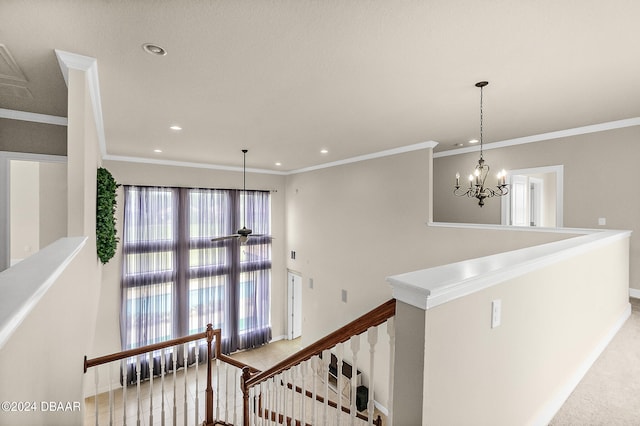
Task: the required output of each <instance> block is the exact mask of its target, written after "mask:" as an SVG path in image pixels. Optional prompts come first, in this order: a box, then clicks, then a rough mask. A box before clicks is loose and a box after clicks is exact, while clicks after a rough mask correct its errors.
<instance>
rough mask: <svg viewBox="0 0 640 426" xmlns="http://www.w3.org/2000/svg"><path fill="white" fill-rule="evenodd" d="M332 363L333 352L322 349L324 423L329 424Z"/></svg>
mask: <svg viewBox="0 0 640 426" xmlns="http://www.w3.org/2000/svg"><path fill="white" fill-rule="evenodd" d="M330 363H331V352H330V351H329V350H325V351H322V380H324V407H323V410H324V411H323V412H324V415H323V418H324V424H329V364H330Z"/></svg>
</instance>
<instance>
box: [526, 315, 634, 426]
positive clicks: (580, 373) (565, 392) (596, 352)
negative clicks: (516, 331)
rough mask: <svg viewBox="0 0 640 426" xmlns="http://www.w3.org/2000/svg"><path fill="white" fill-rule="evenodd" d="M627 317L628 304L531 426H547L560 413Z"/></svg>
mask: <svg viewBox="0 0 640 426" xmlns="http://www.w3.org/2000/svg"><path fill="white" fill-rule="evenodd" d="M629 316H631V304H630V303H629V304H627V306H626V307H625V309H624V311H622V314H621V315H620V317H619V318H618V320H617V321H616V322H615V323H614V324H613V326H612V327H611V328H610V329H609V331H608V332H607V333H606V334H605V335H604V336H603V338H602V340H600V342H599V343H598V345H596V347H595V348H594V349H593V351H591V353H590V354H589V356H588V357H587V358H586V359H585V360H584V362H582V364H581V365H579V366H578V369H577V370H576V372H575V373H574V374H573V376H571V377H570V378H569V380H568V381H567V382H566V383H565V385H564V386H563V387H561V388H560V390H559V391H558V392H557V393H556V395H555V396H554V397H553V398H552V399H551V400H550V401H549V402H547V404H546V405H545V406H544V407H543V408H542V410H541V411H540V412H539V414H538V416H536V418H534V419H533V421H532V422H531V424H532V425H537V426H547V425H548V424H549V423H550V422H551V420H553V418H554V417H555V415H556V414H557V413H558V411H560V408H562V406H563V405H564V403H565V402H566V401H567V399H568V398H569V396H570V395H571V392H573V391H574V389H575V388H576V387H577V386H578V384H579V383H580V381H581V380H582V379H583V378H584V376H585V375H586V374H587V371H589V369H590V368H591V366H592V365H593V363H594V362H595V361H596V360H597V359H598V357H599V356H600V354H602V352H603V351H604V350H605V348H606V347H607V345H608V344H609V343H610V342H611V340H613V338H614V337H615V335H616V334H617V333H618V331H620V328H622V326H623V325H624V323H625V322H626V321H627V319H628V318H629Z"/></svg>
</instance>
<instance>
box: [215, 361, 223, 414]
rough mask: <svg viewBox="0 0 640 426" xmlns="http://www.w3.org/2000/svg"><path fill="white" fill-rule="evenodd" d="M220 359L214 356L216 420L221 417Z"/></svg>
mask: <svg viewBox="0 0 640 426" xmlns="http://www.w3.org/2000/svg"><path fill="white" fill-rule="evenodd" d="M220 379H221V377H220V360H219V359H218V358H216V416H215V418H216V419H218V420H221V419H222V416H221V415H220Z"/></svg>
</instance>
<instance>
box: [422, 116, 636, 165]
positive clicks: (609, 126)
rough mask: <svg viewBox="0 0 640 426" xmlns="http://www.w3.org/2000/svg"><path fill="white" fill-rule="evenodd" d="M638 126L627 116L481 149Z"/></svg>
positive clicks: (458, 151) (448, 153)
mask: <svg viewBox="0 0 640 426" xmlns="http://www.w3.org/2000/svg"><path fill="white" fill-rule="evenodd" d="M633 126H640V117H634V118H628V119H625V120H617V121H609V122H606V123H599V124H592V125H590V126H582V127H574V128H573V129H567V130H558V131H556V132H548V133H541V134H539V135H531V136H523V137H521V138H515V139H507V140H504V141H499V142H492V143H487V144H484V146H483V149H484V150H485V151H488V150H490V149H497V148H504V147H507V146H515V145H523V144H527V143H533V142H543V141H548V140H551V139H560V138H566V137H569V136H577V135H585V134H588V133H596V132H604V131H607V130H616V129H623V128H625V127H633ZM478 151H480V147H479V146H472V147H465V148H458V149H450V150H447V151H441V152H436V153H434V154H433V158H440V157H449V156H452V155H459V154H467V153H469V152H478Z"/></svg>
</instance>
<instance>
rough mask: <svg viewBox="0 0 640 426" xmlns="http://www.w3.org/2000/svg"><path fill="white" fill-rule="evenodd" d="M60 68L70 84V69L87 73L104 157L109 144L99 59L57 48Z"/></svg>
mask: <svg viewBox="0 0 640 426" xmlns="http://www.w3.org/2000/svg"><path fill="white" fill-rule="evenodd" d="M55 52H56V57H57V58H58V64H60V70H61V71H62V75H63V76H64V81H65V83H66V84H67V87H68V86H69V69H75V70H79V71H84V72H86V73H87V83H88V86H89V96H90V98H91V104H92V106H93V115H94V120H95V123H96V132H97V133H98V145H99V147H100V154H101V156H102V157H104V156H106V155H107V144H106V140H105V136H104V120H103V118H102V101H101V99H100V82H99V80H98V61H97V60H96V59H95V58H91V57H89V56H83V55H78V54H76V53H69V52H65V51H62V50H57V49H56V50H55Z"/></svg>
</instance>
